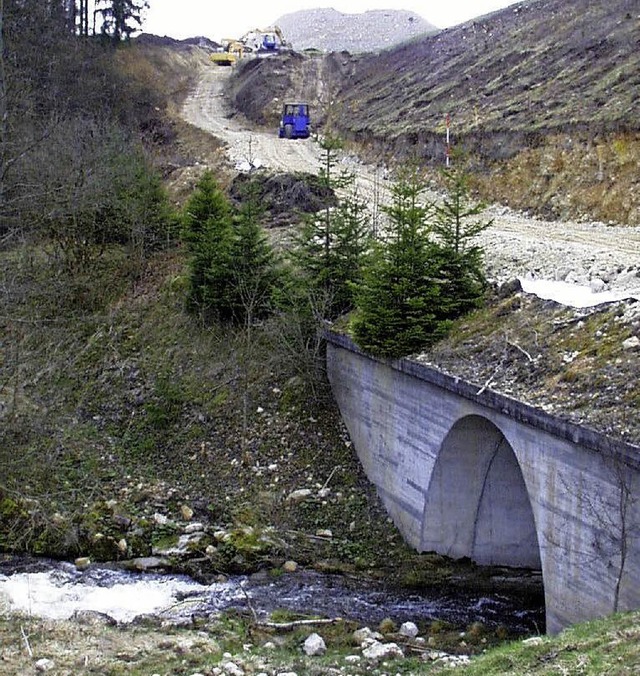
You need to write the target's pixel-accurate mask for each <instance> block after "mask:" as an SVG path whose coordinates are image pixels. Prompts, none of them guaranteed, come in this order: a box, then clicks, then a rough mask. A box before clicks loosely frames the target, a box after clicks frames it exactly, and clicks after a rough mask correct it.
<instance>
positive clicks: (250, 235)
mask: <svg viewBox="0 0 640 676" xmlns="http://www.w3.org/2000/svg"><path fill="white" fill-rule="evenodd" d="M243 198H244V199H243V202H242V204H241V206H240V208H239V210H238V213H237V215H236V218H235V222H234V228H233V231H234V232H233V235H234V236H233V242H232V246H231V265H232V268H233V278H232V282H231V284H232V289H231V291H230V296H231V303H232V313H233V317H234V320H235V321H236V322H238V323H242V324H247V323H249V324H250V323H252V322H253V321H255V320H256V319H262V318H264V317H266V316H267V315H268V314H269V312H270V311H271V308H272V300H273V293H274V288H275V285H276V283H277V278H278V273H277V266H276V257H275V254H274V252H273V249H272V248H271V245H270V244H269V242H268V240H267V237H266V235H265V233H264V230H263V228H262V227H261V225H260V222H261V218H262V216H263V215H264V209H263V208H262V207H261V205H260V201H259V198H258V195H257V192H256V189H255V185H254V184H249V186H248V189H247V190H246V191H245V193H244V195H243Z"/></svg>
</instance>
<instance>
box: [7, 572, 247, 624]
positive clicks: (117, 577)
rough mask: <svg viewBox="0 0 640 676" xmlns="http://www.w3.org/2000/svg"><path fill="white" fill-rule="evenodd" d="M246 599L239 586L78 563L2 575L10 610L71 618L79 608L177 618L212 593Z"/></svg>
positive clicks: (124, 618) (123, 616)
mask: <svg viewBox="0 0 640 676" xmlns="http://www.w3.org/2000/svg"><path fill="white" fill-rule="evenodd" d="M212 595H217V596H218V597H226V600H227V601H228V600H229V596H232V597H233V598H240V597H241V592H240V590H239V589H238V584H237V583H236V584H235V585H231V584H229V583H221V584H215V585H211V586H204V585H201V584H198V583H197V582H194V581H193V580H190V579H189V578H186V577H180V576H159V575H135V574H130V573H123V572H121V571H109V570H105V569H102V570H99V571H98V570H94V571H91V572H88V573H85V574H80V573H79V572H78V571H76V570H75V568H73V566H62V567H60V568H56V569H53V570H49V571H46V572H35V573H15V574H13V575H9V576H6V575H0V598H1V599H2V600H3V601H4V603H3V604H2V605H4V606H7V607H8V609H9V610H13V611H17V612H23V613H27V614H29V615H33V616H37V617H46V618H50V619H68V618H70V617H72V616H73V615H74V613H76V612H77V611H85V610H90V611H95V612H99V613H104V614H106V615H109V616H110V617H112V618H113V619H114V620H117V621H118V622H131V621H132V620H134V619H135V618H136V617H139V616H141V615H149V614H154V615H166V616H168V617H174V618H175V616H176V615H179V614H180V610H181V609H184V607H186V606H189V605H193V604H197V603H198V602H199V601H200V600H206V601H207V603H209V599H208V597H209V596H212Z"/></svg>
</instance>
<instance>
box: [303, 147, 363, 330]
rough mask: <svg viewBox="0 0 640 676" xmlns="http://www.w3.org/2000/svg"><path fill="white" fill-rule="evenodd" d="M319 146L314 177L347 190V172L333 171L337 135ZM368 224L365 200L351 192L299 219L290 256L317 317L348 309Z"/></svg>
mask: <svg viewBox="0 0 640 676" xmlns="http://www.w3.org/2000/svg"><path fill="white" fill-rule="evenodd" d="M320 147H321V148H322V157H321V168H320V172H319V179H320V183H321V185H323V186H325V187H326V188H328V189H330V190H349V189H350V188H351V189H352V188H353V185H354V181H355V177H354V176H353V174H351V173H349V172H346V171H340V170H339V169H338V166H337V165H338V159H339V157H338V153H339V151H340V149H341V148H342V143H341V141H340V140H339V139H337V138H335V137H333V136H327V137H325V138H324V139H323V140H322V141H321V142H320ZM369 232H370V225H369V219H368V216H367V212H366V207H365V204H364V203H363V202H362V200H360V199H359V198H358V195H357V193H356V192H355V190H353V189H352V190H351V192H350V193H349V194H348V195H347V196H346V197H342V198H340V199H339V204H338V206H337V207H332V206H331V205H329V204H327V205H326V206H325V208H324V209H323V210H321V211H320V212H318V213H317V214H313V215H312V216H310V217H309V218H307V219H306V220H305V222H304V223H303V226H302V229H301V231H300V233H299V236H298V238H297V241H296V245H297V246H296V249H295V251H294V260H295V262H296V263H297V265H298V267H299V268H300V270H301V272H302V275H303V278H304V280H305V283H306V285H307V291H308V296H309V297H311V298H313V299H314V303H315V305H316V306H317V307H321V308H322V309H321V311H320V313H321V314H322V318H323V319H335V318H336V317H338V316H339V315H341V314H343V313H344V312H347V311H349V310H350V309H352V308H353V297H352V288H351V284H352V283H354V282H357V281H358V280H359V278H360V270H361V263H362V258H363V256H364V253H365V252H366V251H367V249H368V248H369V235H368V233H369Z"/></svg>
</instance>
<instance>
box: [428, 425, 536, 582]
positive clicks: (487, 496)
mask: <svg viewBox="0 0 640 676" xmlns="http://www.w3.org/2000/svg"><path fill="white" fill-rule="evenodd" d="M420 548H421V550H422V551H436V552H438V553H440V554H445V555H447V556H451V557H453V558H461V557H469V558H470V559H472V560H473V561H475V562H476V563H478V564H481V565H501V566H511V567H515V568H535V569H539V568H541V562H540V547H539V544H538V537H537V531H536V525H535V519H534V514H533V509H532V507H531V500H530V499H529V493H528V491H527V487H526V484H525V481H524V477H523V475H522V470H521V468H520V465H519V463H518V459H517V458H516V455H515V453H514V451H513V448H512V447H511V445H510V444H509V442H508V441H507V439H506V438H505V436H504V435H503V434H502V432H501V431H500V429H498V427H496V426H495V425H494V424H493V423H492V422H491V421H489V420H487V419H486V418H483V417H481V416H477V415H470V416H466V417H465V418H462V419H460V420H458V421H457V422H456V423H455V424H454V426H453V427H452V428H451V430H450V431H449V433H448V434H447V436H446V437H445V439H444V441H443V443H442V445H441V448H440V452H439V454H438V457H437V460H436V463H435V465H434V468H433V473H432V475H431V480H430V483H429V489H428V491H427V496H426V499H425V507H424V513H423V519H422V536H421V546H420Z"/></svg>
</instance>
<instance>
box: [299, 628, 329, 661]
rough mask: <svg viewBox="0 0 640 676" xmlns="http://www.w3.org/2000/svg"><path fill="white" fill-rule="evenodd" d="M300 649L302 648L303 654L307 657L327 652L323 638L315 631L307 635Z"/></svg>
mask: <svg viewBox="0 0 640 676" xmlns="http://www.w3.org/2000/svg"><path fill="white" fill-rule="evenodd" d="M302 649H303V650H304V654H305V655H307V656H308V657H317V656H318V655H324V654H325V653H326V652H327V646H326V644H325V642H324V639H323V638H322V636H320V634H316V633H313V634H310V635H309V636H307V638H306V639H305V642H304V645H303V646H302Z"/></svg>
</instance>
